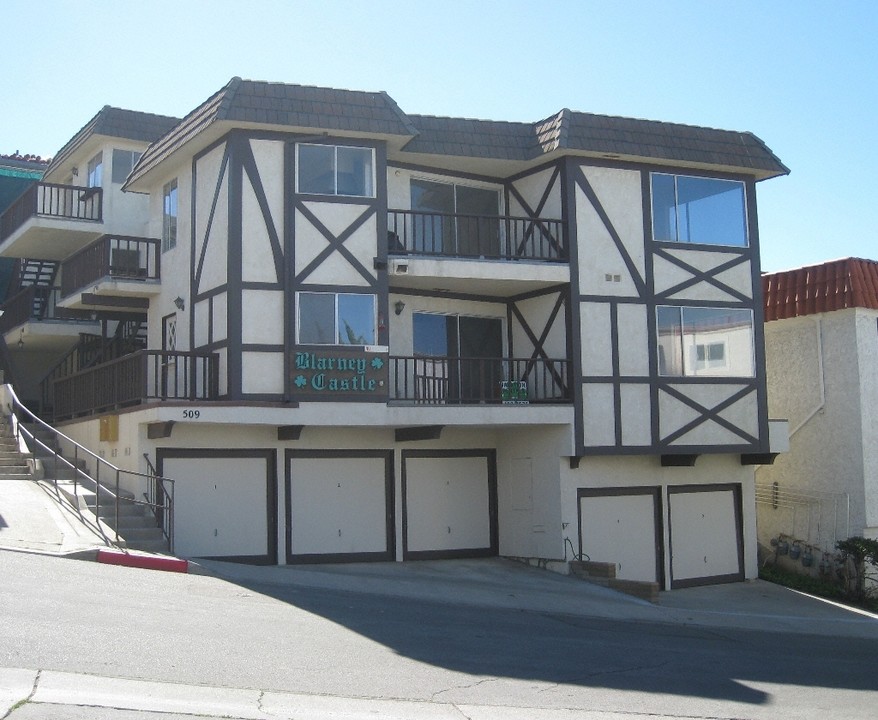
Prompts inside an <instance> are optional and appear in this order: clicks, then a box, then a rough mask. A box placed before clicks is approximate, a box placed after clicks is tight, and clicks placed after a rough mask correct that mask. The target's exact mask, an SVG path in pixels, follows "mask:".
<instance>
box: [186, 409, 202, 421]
mask: <svg viewBox="0 0 878 720" xmlns="http://www.w3.org/2000/svg"><path fill="white" fill-rule="evenodd" d="M183 417H184V418H186V419H187V420H198V418H200V417H201V410H184V411H183Z"/></svg>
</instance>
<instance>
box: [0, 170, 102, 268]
mask: <svg viewBox="0 0 878 720" xmlns="http://www.w3.org/2000/svg"><path fill="white" fill-rule="evenodd" d="M102 226H103V191H102V190H101V188H89V187H83V186H80V185H58V184H55V183H42V182H37V183H34V184H33V185H31V186H30V187H29V188H28V189H27V190H25V191H24V192H23V193H22V194H21V195H20V196H19V197H18V199H17V200H16V201H15V202H13V203H12V205H10V206H9V207H8V208H7V209H6V211H5V212H4V213H3V215H0V255H3V256H5V257H27V258H35V259H39V260H63V259H64V258H65V257H67V256H68V255H70V254H71V253H74V252H76V251H77V250H79V249H80V248H82V247H83V246H84V245H86V244H87V243H89V242H91V241H92V240H94V239H95V238H96V237H98V236H99V235H100V234H101V228H102Z"/></svg>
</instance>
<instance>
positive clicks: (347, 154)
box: [296, 144, 375, 197]
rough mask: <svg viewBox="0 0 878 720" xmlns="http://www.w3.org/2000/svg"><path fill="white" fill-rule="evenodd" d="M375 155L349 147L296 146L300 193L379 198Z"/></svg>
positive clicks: (367, 149) (368, 149) (298, 188)
mask: <svg viewBox="0 0 878 720" xmlns="http://www.w3.org/2000/svg"><path fill="white" fill-rule="evenodd" d="M373 158H374V153H373V151H372V149H371V148H361V147H348V146H346V145H307V144H299V145H297V146H296V167H297V168H298V173H297V184H296V188H297V191H298V192H300V193H310V194H313V195H346V196H351V197H375V172H374V161H373Z"/></svg>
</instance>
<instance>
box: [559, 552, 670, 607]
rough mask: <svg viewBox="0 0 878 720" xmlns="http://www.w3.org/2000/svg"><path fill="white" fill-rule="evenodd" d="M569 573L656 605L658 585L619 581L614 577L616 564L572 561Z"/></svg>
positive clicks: (637, 581)
mask: <svg viewBox="0 0 878 720" xmlns="http://www.w3.org/2000/svg"><path fill="white" fill-rule="evenodd" d="M570 573H571V574H572V575H575V576H576V577H578V578H580V579H582V580H585V581H587V582H590V583H594V584H595V585H603V586H604V587H608V588H610V589H611V590H617V591H618V592H623V593H625V594H626V595H633V596H634V597H639V598H640V599H642V600H648V601H649V602H651V603H656V604H658V601H659V584H658V583H657V582H645V581H640V580H621V579H619V578H617V577H616V563H607V562H591V561H584V560H572V561H571V562H570Z"/></svg>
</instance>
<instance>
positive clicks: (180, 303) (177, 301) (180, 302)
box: [174, 295, 186, 311]
mask: <svg viewBox="0 0 878 720" xmlns="http://www.w3.org/2000/svg"><path fill="white" fill-rule="evenodd" d="M174 305H175V306H176V307H177V310H181V311H182V310H185V309H186V301H185V300H184V299H183V298H181V297H180V296H179V295H177V297H175V298H174Z"/></svg>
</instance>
